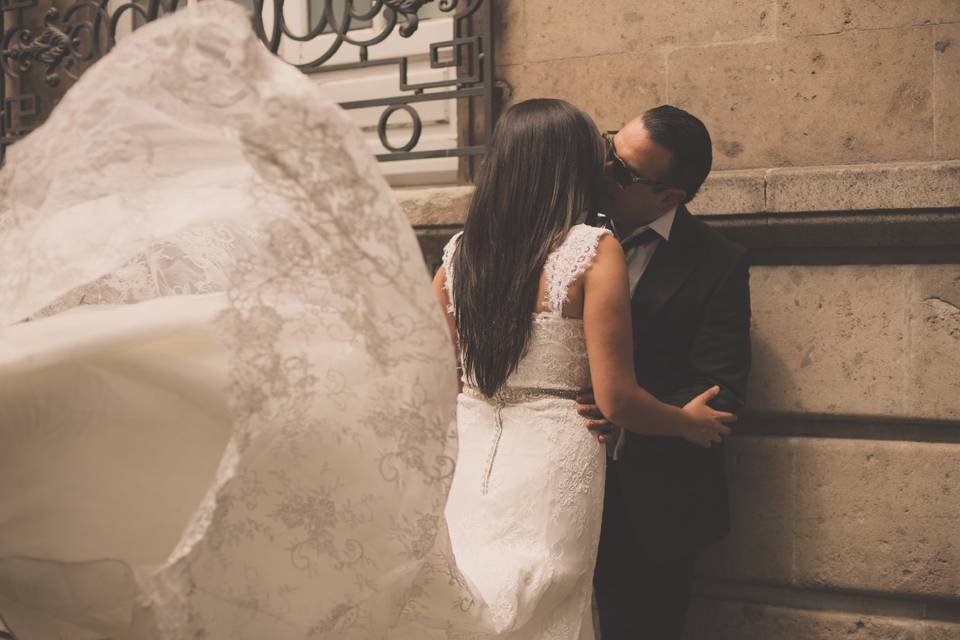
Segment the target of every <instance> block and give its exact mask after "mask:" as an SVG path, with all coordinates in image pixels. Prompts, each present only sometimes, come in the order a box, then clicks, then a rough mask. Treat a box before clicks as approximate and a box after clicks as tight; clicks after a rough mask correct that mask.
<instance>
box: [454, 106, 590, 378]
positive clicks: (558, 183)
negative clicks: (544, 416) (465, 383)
mask: <svg viewBox="0 0 960 640" xmlns="http://www.w3.org/2000/svg"><path fill="white" fill-rule="evenodd" d="M603 157H604V147H603V142H602V139H601V137H600V134H599V132H598V131H597V127H596V125H595V124H594V123H593V120H591V119H590V116H588V115H587V114H585V113H584V112H583V111H581V110H580V109H577V108H576V107H574V106H573V105H571V104H570V103H568V102H564V101H563V100H549V99H536V100H527V101H525V102H520V103H518V104H516V105H514V106H513V107H512V108H511V109H509V110H508V111H507V112H506V113H504V114H503V116H502V117H501V118H500V120H499V122H498V123H497V126H496V129H495V130H494V133H493V139H492V141H491V145H490V150H489V153H488V154H487V157H486V159H485V161H484V163H483V165H482V166H481V168H480V171H479V175H478V176H477V180H476V190H475V191H474V195H473V200H472V202H471V203H470V209H469V211H468V213H467V219H466V223H465V225H464V229H463V237H462V238H461V240H460V243H459V246H458V249H457V252H456V254H455V256H454V261H453V273H454V277H453V297H454V300H455V302H456V304H455V320H456V325H457V333H458V334H459V341H460V349H461V353H462V357H463V367H464V371H465V372H466V374H467V379H468V380H472V381H473V382H474V383H475V384H476V385H477V386H478V387H479V389H480V391H481V392H483V394H484V395H486V396H488V397H489V396H492V395H493V394H494V393H496V391H497V390H498V389H499V388H500V387H501V386H502V385H503V383H504V381H505V380H506V379H507V376H509V375H510V374H511V373H512V372H513V371H514V370H515V369H516V368H517V364H518V363H519V362H520V358H521V357H522V356H523V353H524V350H525V349H526V346H527V342H528V341H529V339H530V331H531V326H532V322H533V317H532V314H533V312H534V309H535V306H536V303H537V291H538V288H539V284H540V274H541V271H542V270H543V266H544V263H545V262H546V260H547V256H548V255H549V254H550V251H551V250H552V249H554V248H555V247H556V246H557V244H558V243H559V242H561V241H562V240H563V238H564V237H565V236H566V233H567V231H568V230H569V229H570V227H571V226H572V225H573V224H574V223H575V222H576V220H577V219H578V218H579V217H580V216H582V215H584V214H585V213H587V212H592V211H594V210H595V206H596V199H597V192H598V189H599V184H600V176H601V174H602V171H603Z"/></svg>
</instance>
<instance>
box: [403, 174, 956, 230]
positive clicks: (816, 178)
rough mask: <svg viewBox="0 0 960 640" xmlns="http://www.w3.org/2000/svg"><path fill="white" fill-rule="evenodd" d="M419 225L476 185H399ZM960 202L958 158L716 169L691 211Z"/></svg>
mask: <svg viewBox="0 0 960 640" xmlns="http://www.w3.org/2000/svg"><path fill="white" fill-rule="evenodd" d="M394 193H395V194H396V196H397V199H398V201H399V202H400V204H401V206H403V208H404V209H405V210H406V211H407V214H408V215H409V216H410V222H411V223H412V224H413V225H414V226H433V225H457V224H463V220H464V218H465V216H466V213H467V207H468V206H469V204H470V197H471V196H472V194H473V187H472V186H469V185H467V186H446V187H434V188H427V189H398V190H396V191H395V192H394ZM957 207H960V160H951V161H945V162H909V163H890V164H864V165H837V166H824V167H797V168H791V169H758V170H745V171H716V172H714V173H712V174H711V175H710V177H709V178H708V179H707V181H706V183H705V184H704V185H703V188H702V190H701V192H700V193H699V194H698V195H697V197H696V198H695V199H694V200H693V202H692V203H691V204H690V209H691V211H693V212H694V213H696V214H699V215H704V216H728V215H740V216H748V217H759V216H771V218H772V219H776V217H777V216H776V214H780V213H798V212H847V213H849V212H858V211H900V210H908V211H909V210H918V211H919V210H923V209H944V208H957Z"/></svg>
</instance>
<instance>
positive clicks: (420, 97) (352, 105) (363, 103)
mask: <svg viewBox="0 0 960 640" xmlns="http://www.w3.org/2000/svg"><path fill="white" fill-rule="evenodd" d="M482 95H483V88H482V87H478V88H476V89H457V90H456V91H438V92H436V93H420V94H413V95H409V96H392V97H390V98H372V99H370V100H351V101H349V102H341V103H340V107H341V108H343V109H365V108H367V107H387V106H390V105H394V104H407V103H408V102H431V101H434V100H446V99H449V98H469V97H471V96H482Z"/></svg>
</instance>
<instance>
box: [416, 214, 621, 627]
mask: <svg viewBox="0 0 960 640" xmlns="http://www.w3.org/2000/svg"><path fill="white" fill-rule="evenodd" d="M608 233H609V231H607V230H604V229H597V228H593V227H589V226H586V225H575V226H574V227H572V228H571V229H570V230H569V231H568V233H567V235H566V237H565V238H564V240H563V242H562V243H561V244H560V246H559V247H558V248H557V249H556V250H555V251H554V252H553V253H551V254H550V256H549V257H548V259H547V262H546V264H545V266H544V274H543V278H544V281H545V290H546V299H545V300H544V309H543V311H542V312H540V313H536V314H534V316H533V319H532V322H533V329H532V332H531V334H530V339H529V343H528V345H527V348H526V351H525V352H524V354H523V356H522V357H521V359H520V361H519V363H518V365H517V368H516V370H515V371H514V372H513V373H511V374H510V376H508V378H507V380H506V381H505V383H504V384H503V386H502V387H501V388H500V389H499V390H498V392H497V393H496V394H494V396H493V397H491V398H487V397H484V396H483V394H482V393H480V391H479V389H477V388H476V387H474V386H472V385H471V381H470V378H469V375H466V374H465V375H464V379H463V382H464V393H462V394H461V395H460V396H459V399H458V407H457V430H458V435H459V446H458V455H457V469H456V472H455V474H454V478H453V484H452V486H451V489H450V497H449V500H448V504H447V509H446V516H447V521H448V526H449V531H450V539H451V543H452V546H453V550H454V555H455V558H456V560H457V564H458V566H459V567H460V569H461V571H462V572H463V574H464V575H465V576H466V577H467V578H468V579H469V580H471V581H472V582H473V583H474V584H475V585H476V588H477V589H478V591H479V592H480V594H481V596H482V598H483V601H484V602H485V603H486V604H487V605H488V606H489V608H490V611H491V615H492V617H493V618H494V619H496V620H498V622H499V625H500V626H501V627H502V629H503V630H504V633H503V634H502V635H494V634H490V635H489V636H481V637H483V638H486V637H490V638H493V637H497V638H503V639H504V640H507V639H510V640H592V639H593V637H594V632H593V620H592V608H591V600H592V593H593V589H592V584H593V567H594V563H595V560H596V551H597V545H598V541H599V535H600V522H601V516H602V512H603V487H604V478H605V475H604V472H605V462H606V453H605V449H604V448H603V446H602V445H600V444H599V443H598V442H597V441H596V439H595V438H594V437H593V436H592V435H591V434H590V433H589V431H587V429H586V428H585V427H584V419H583V418H582V417H581V416H580V415H579V414H577V412H576V408H575V404H574V402H573V399H574V397H575V396H576V395H577V393H578V392H580V391H581V390H583V389H585V388H587V387H589V386H590V368H589V362H588V358H587V349H586V340H585V336H584V330H583V322H582V321H581V320H579V319H576V318H567V317H564V316H563V307H564V303H565V301H566V299H567V294H568V291H569V289H570V287H571V285H573V283H574V282H575V281H576V280H577V279H578V278H579V277H580V275H582V274H583V273H584V271H586V269H588V268H589V266H590V264H591V262H592V261H593V258H594V256H595V255H596V251H597V245H598V243H599V240H600V238H601V237H602V236H603V235H605V234H608ZM458 241H459V236H455V237H454V238H452V239H451V241H450V242H449V244H448V245H447V247H446V250H445V252H444V260H443V266H444V272H445V278H446V280H445V286H446V290H447V295H448V298H449V300H450V301H451V304H450V310H451V311H452V310H453V309H454V308H455V305H456V304H457V301H456V299H455V298H454V295H453V293H454V292H453V282H454V281H455V279H456V277H457V275H458V274H457V272H456V270H455V268H454V260H453V256H454V253H455V251H456V248H457V245H458ZM414 602H416V601H414ZM409 637H411V638H412V637H413V636H409ZM422 637H426V636H422Z"/></svg>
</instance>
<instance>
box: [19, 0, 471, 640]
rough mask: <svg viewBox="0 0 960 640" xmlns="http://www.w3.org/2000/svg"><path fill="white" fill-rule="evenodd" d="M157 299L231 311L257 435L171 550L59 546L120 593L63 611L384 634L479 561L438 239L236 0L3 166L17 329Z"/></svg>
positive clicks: (113, 67)
mask: <svg viewBox="0 0 960 640" xmlns="http://www.w3.org/2000/svg"><path fill="white" fill-rule="evenodd" d="M158 299H160V300H167V299H169V300H170V301H175V302H177V304H178V305H181V302H182V305H191V304H194V303H196V304H201V302H200V301H203V302H202V304H203V305H206V307H209V306H210V305H213V306H214V307H216V308H218V309H220V311H219V312H218V313H217V314H215V318H216V319H215V320H214V321H212V323H210V324H211V326H212V327H213V328H214V330H215V331H216V335H217V336H218V339H219V340H220V341H222V343H223V345H225V348H226V354H227V366H228V380H229V388H228V390H227V399H228V400H229V404H230V408H231V415H232V421H233V422H232V434H233V435H232V437H231V439H230V443H229V445H228V446H227V451H226V453H225V455H224V457H223V460H222V462H221V463H220V465H219V470H218V471H217V476H216V479H213V478H211V479H210V482H211V485H212V486H211V488H210V490H209V491H208V492H207V497H206V499H205V500H204V501H203V503H202V505H200V506H199V508H198V509H197V511H196V514H195V516H194V517H193V518H192V519H191V520H190V522H189V524H187V523H185V533H184V535H183V537H182V538H181V541H180V543H179V546H178V547H177V549H176V550H175V551H174V550H172V549H171V552H172V554H171V556H170V557H169V559H168V561H167V562H166V563H165V565H164V566H163V568H162V569H161V570H159V571H156V572H154V571H145V568H144V567H125V566H124V563H123V562H111V561H110V559H109V558H108V559H104V561H103V562H92V563H90V564H89V565H88V566H87V565H85V566H82V567H81V566H72V567H58V566H57V564H56V558H52V559H50V560H52V561H53V564H45V565H43V567H46V568H45V569H44V571H47V570H49V571H50V572H52V573H53V574H55V575H53V576H52V577H51V578H50V580H52V581H54V582H56V584H57V585H59V586H58V587H57V588H58V589H63V590H69V589H74V590H75V591H76V592H77V593H80V591H82V589H85V588H90V589H94V590H102V591H103V593H104V594H110V595H111V596H112V597H116V598H117V599H118V600H117V601H116V602H113V603H112V607H113V610H112V612H110V614H109V615H107V614H104V615H101V616H99V617H98V616H95V615H92V614H90V611H86V612H83V613H82V614H76V615H73V614H71V613H70V612H64V613H62V616H63V620H65V621H66V622H68V623H70V624H71V625H74V626H72V627H71V628H75V629H78V630H79V629H83V630H85V631H83V632H82V633H81V632H80V631H77V636H76V637H83V638H88V637H89V638H93V637H102V636H103V635H112V637H114V638H123V637H136V638H153V637H169V638H178V639H182V638H192V637H197V638H199V637H206V638H222V639H227V638H229V639H231V640H233V639H236V638H271V639H278V638H297V639H302V638H307V637H310V638H338V639H347V638H380V637H383V635H382V633H383V630H384V629H385V628H386V627H387V626H389V624H390V623H391V621H392V620H393V619H394V618H395V617H396V615H397V613H398V611H399V610H400V608H401V607H403V606H405V605H407V603H408V601H409V599H410V596H412V595H416V593H423V590H424V587H423V583H422V581H421V582H418V583H417V584H416V585H415V584H414V579H415V578H416V576H417V575H418V574H420V573H422V572H423V571H427V572H428V573H432V574H434V576H435V577H436V576H437V575H440V574H442V575H441V580H442V581H444V582H446V583H448V584H449V583H454V582H458V581H459V580H460V578H459V576H458V575H457V574H456V571H455V570H454V569H452V568H450V567H449V566H447V567H444V565H443V562H442V559H444V558H445V559H447V560H449V558H450V555H449V553H448V552H447V551H445V548H446V532H445V525H444V524H443V519H442V511H443V506H444V501H445V498H446V494H447V491H448V488H449V481H450V477H451V474H452V471H453V465H454V456H455V451H456V442H455V438H454V437H453V431H452V429H453V412H454V409H453V407H454V401H455V396H456V381H455V375H454V366H455V363H454V356H453V351H452V348H451V345H450V344H449V340H448V338H447V335H446V330H445V326H444V323H443V319H442V316H441V314H440V311H439V309H438V307H437V304H436V302H435V301H434V300H433V297H432V295H431V292H430V288H429V281H428V275H427V272H426V269H425V266H424V262H423V259H422V257H421V256H420V252H419V248H418V245H417V242H416V238H415V236H414V234H413V232H412V230H411V228H410V226H409V224H408V222H407V221H406V219H405V217H404V215H403V213H402V212H401V210H400V209H399V207H398V206H397V204H396V203H395V201H394V199H393V197H392V195H391V192H390V190H389V188H388V186H387V184H386V183H385V181H384V180H383V178H382V177H381V174H380V172H379V170H378V168H377V166H376V162H375V161H374V159H373V158H372V156H371V155H370V153H369V152H368V151H367V149H366V147H365V144H364V141H363V139H362V138H361V136H360V134H359V132H358V131H357V130H356V129H355V127H354V125H353V124H352V123H351V122H350V120H349V118H348V117H347V116H346V115H345V114H344V113H343V112H342V111H341V110H340V109H338V108H337V107H336V106H335V105H334V104H333V103H332V102H331V101H330V100H329V98H328V97H327V96H326V95H325V94H324V93H323V91H321V90H320V89H319V88H317V87H316V86H315V85H314V84H312V83H311V82H310V81H309V80H308V79H306V78H305V77H304V76H303V75H302V74H300V73H299V72H298V71H296V70H295V69H293V68H292V67H289V66H287V65H286V64H285V63H283V62H281V61H280V60H278V59H276V58H274V57H272V56H270V55H269V54H268V53H267V52H266V50H265V49H264V48H263V46H262V45H261V44H260V42H259V41H258V40H257V39H256V38H255V36H254V35H253V33H252V31H251V29H250V27H249V20H248V17H247V16H246V14H245V13H244V12H243V11H242V10H241V9H239V8H238V7H237V6H235V5H233V4H231V3H227V2H221V1H218V0H210V1H208V2H203V3H200V4H199V6H198V7H197V8H196V10H194V11H190V12H187V13H185V14H178V15H175V16H172V17H169V18H164V19H161V20H159V21H157V22H156V23H153V24H150V25H147V26H145V27H143V28H141V29H139V30H138V31H136V32H135V33H134V34H133V35H132V36H130V37H128V38H127V39H125V40H123V41H121V42H120V43H119V44H118V46H117V47H116V48H115V49H114V50H113V52H111V53H110V54H109V55H108V56H106V57H105V58H104V59H103V60H102V61H101V62H99V63H98V64H97V65H95V66H94V67H93V68H91V69H90V70H89V71H88V72H87V73H86V74H85V75H84V76H83V77H82V78H81V80H80V81H79V82H78V83H77V85H76V86H75V87H74V88H73V89H71V91H70V92H69V93H68V94H67V96H66V97H65V98H64V100H63V101H62V103H61V104H60V105H59V106H58V107H57V109H56V110H55V112H54V113H53V115H52V116H51V117H50V119H49V120H48V122H47V123H46V124H45V125H44V126H42V127H41V128H40V129H38V130H37V131H36V132H34V133H33V134H31V135H30V136H29V137H27V138H26V139H24V140H23V141H21V142H19V143H17V144H16V145H15V146H13V147H12V148H11V150H10V152H9V154H8V164H7V167H6V168H5V169H4V170H3V171H2V172H0V352H2V351H3V349H5V348H7V347H10V346H11V345H10V342H9V340H8V339H9V337H10V336H11V335H13V333H14V332H15V330H17V328H18V327H23V326H26V325H23V321H24V320H26V319H30V324H33V323H36V325H38V326H39V325H40V323H43V322H45V321H47V320H54V319H55V318H46V316H51V315H54V316H56V315H58V314H61V312H63V311H64V310H72V309H73V308H74V307H76V306H77V305H88V304H107V303H143V302H144V301H148V302H146V304H147V305H149V304H151V303H153V302H156V301H157V300H158ZM151 301H152V302H151ZM182 305H181V306H182ZM125 308H126V309H128V310H129V311H130V312H131V313H134V314H135V313H137V310H138V309H141V308H143V309H147V308H148V307H146V306H138V304H128V307H125ZM154 308H156V307H154ZM68 313H69V311H68ZM143 313H144V314H148V313H149V311H144V312H143ZM3 327H6V329H4V328H3ZM5 340H7V342H5ZM0 360H2V358H0ZM3 446H4V447H7V446H8V445H7V444H6V442H5V444H4V445H3ZM189 446H190V443H189V442H185V443H183V447H189ZM13 455H16V452H14V454H13ZM25 480H26V481H29V479H25ZM14 491H15V489H13V488H8V489H6V490H3V489H0V494H4V495H0V500H2V499H3V497H4V496H5V495H12V494H13V492H14ZM438 534H439V535H438ZM2 538H3V535H2V534H0V541H2ZM438 541H439V542H438ZM436 542H438V544H439V546H438V547H437V546H435V543H436ZM0 546H2V545H0ZM431 550H433V552H434V553H435V554H437V557H439V558H441V561H440V562H439V563H438V564H434V565H432V566H430V567H428V568H426V569H425V564H424V559H425V558H426V556H427V555H428V554H429V553H430V552H431ZM2 553H3V552H0V555H2ZM32 560H43V559H32ZM121 560H122V559H121ZM3 561H4V562H6V564H5V565H4V566H5V567H6V568H7V569H8V571H7V573H6V574H3V575H5V576H7V578H9V576H10V575H14V576H16V577H23V576H24V575H26V574H25V573H23V572H18V570H16V568H14V569H10V567H14V565H15V564H16V563H18V562H19V563H21V565H16V566H23V567H26V566H27V565H29V563H30V562H31V559H27V558H10V557H6V558H3ZM11 563H14V564H11ZM24 563H25V564H24ZM11 572H12V573H11ZM0 573H2V572H0ZM39 573H42V571H41V572H39ZM39 573H38V574H37V575H39ZM131 575H132V576H134V577H135V580H136V583H135V584H134V583H133V582H131V581H130V580H131V578H130V576H131ZM4 580H5V578H4V577H3V576H2V575H0V595H4V597H7V598H8V600H9V598H17V597H20V598H27V599H28V600H29V598H30V597H32V596H30V594H29V593H28V591H29V589H28V588H26V587H24V585H22V584H20V585H17V584H13V585H11V584H10V583H9V581H7V582H4ZM38 580H40V578H38ZM57 581H59V582H57ZM84 581H86V582H84ZM83 585H86V586H83ZM91 585H92V586H91ZM111 585H119V586H115V587H114V586H111ZM21 587H23V588H21ZM27 587H29V585H27ZM18 588H20V589H21V590H20V591H17V593H16V594H14V595H12V596H11V593H12V592H13V591H16V590H17V589H18ZM11 590H12V591H11ZM33 593H34V595H35V594H36V593H39V591H34V592H33ZM24 594H27V595H24ZM87 595H89V596H90V598H95V596H96V592H94V593H93V594H92V595H91V594H87ZM78 597H79V596H78ZM134 600H136V601H137V602H138V603H139V604H138V605H137V606H136V607H133V602H134ZM28 604H29V603H28ZM40 604H41V605H42V603H40ZM470 604H471V603H470V602H469V601H465V602H460V601H443V602H442V605H441V606H448V605H449V606H451V607H461V608H463V609H469V608H470ZM128 605H129V606H128ZM134 608H135V612H133V611H132V610H133V609H134ZM0 613H2V611H0ZM58 615H59V614H58ZM71 615H73V617H71ZM125 621H129V624H127V622H125ZM24 640H31V638H28V637H25V638H24Z"/></svg>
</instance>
